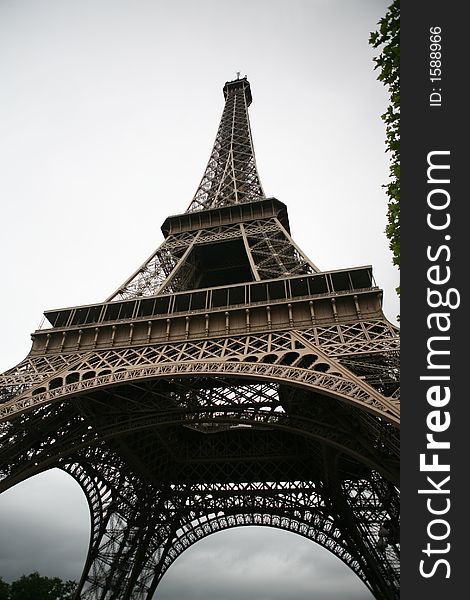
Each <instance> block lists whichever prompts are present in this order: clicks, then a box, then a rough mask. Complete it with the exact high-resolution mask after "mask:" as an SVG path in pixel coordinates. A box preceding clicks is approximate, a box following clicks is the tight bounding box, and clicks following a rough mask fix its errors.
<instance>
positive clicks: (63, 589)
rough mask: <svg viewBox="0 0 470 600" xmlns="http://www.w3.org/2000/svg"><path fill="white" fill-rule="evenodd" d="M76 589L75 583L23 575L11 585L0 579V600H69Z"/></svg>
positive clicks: (56, 578) (55, 578) (37, 575)
mask: <svg viewBox="0 0 470 600" xmlns="http://www.w3.org/2000/svg"><path fill="white" fill-rule="evenodd" d="M76 588H77V584H76V583H75V581H62V579H59V578H58V577H42V576H41V575H39V573H31V574H30V575H23V576H22V577H20V578H19V579H17V580H16V581H14V582H13V583H11V584H8V583H6V582H5V581H3V579H2V578H1V577H0V600H71V599H72V598H73V594H74V592H75V590H76Z"/></svg>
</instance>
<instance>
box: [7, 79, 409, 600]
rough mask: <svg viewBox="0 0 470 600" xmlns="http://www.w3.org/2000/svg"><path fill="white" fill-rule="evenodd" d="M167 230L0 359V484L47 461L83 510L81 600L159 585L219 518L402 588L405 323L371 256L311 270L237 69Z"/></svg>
mask: <svg viewBox="0 0 470 600" xmlns="http://www.w3.org/2000/svg"><path fill="white" fill-rule="evenodd" d="M224 95H225V108H224V112H223V115H222V119H221V124H220V127H219V130H218V133H217V137H216V141H215V144H214V148H213V150H212V153H211V156H210V159H209V163H208V166H207V168H206V171H205V173H204V176H203V178H202V181H201V183H200V185H199V187H198V189H197V191H196V194H195V196H194V198H193V200H192V202H191V204H190V206H189V208H188V210H187V211H186V212H185V213H184V214H181V215H176V216H172V217H169V218H168V219H167V220H166V221H165V222H164V224H163V226H162V231H163V234H164V236H165V240H164V242H163V243H162V244H161V246H160V247H159V248H158V249H157V250H156V252H155V253H154V254H153V255H152V256H151V257H150V258H149V259H148V260H147V261H146V262H145V263H144V264H143V265H142V266H141V267H140V268H139V269H138V270H137V271H136V272H135V273H134V274H133V275H132V276H131V277H129V279H127V280H126V281H125V282H124V283H123V284H122V285H121V286H120V287H119V288H118V289H117V290H116V291H115V292H114V293H113V294H112V295H111V296H110V297H109V298H108V299H107V300H106V301H105V302H102V303H98V304H93V305H87V306H77V307H71V308H65V309H60V310H54V311H47V312H46V313H45V315H46V317H47V319H48V321H49V325H50V326H49V327H48V328H45V329H40V330H38V331H35V332H34V333H33V335H32V338H33V345H32V349H31V351H30V353H29V355H28V356H27V357H26V358H25V359H24V360H23V361H22V362H21V363H20V364H19V365H17V366H16V367H14V368H12V369H10V370H9V371H7V372H6V373H4V374H3V375H2V376H0V386H1V387H0V435H1V438H0V457H1V463H0V492H1V491H3V490H5V489H8V488H10V487H11V486H14V485H16V484H17V483H19V482H21V481H23V480H25V479H27V478H29V477H31V476H33V475H35V474H37V473H40V472H42V471H45V470H47V469H50V468H52V467H59V468H61V469H63V470H65V471H66V472H68V473H69V474H70V475H71V476H73V477H74V478H75V479H76V481H77V482H78V483H79V484H80V486H81V487H82V489H83V491H84V493H85V494H86V497H87V499H88V503H89V507H90V513H91V523H92V526H91V537H90V547H89V552H88V557H87V560H86V564H85V567H84V571H83V575H82V578H81V581H80V584H79V592H78V594H77V598H82V599H90V600H91V599H93V600H118V599H119V600H125V599H130V598H132V599H139V600H140V599H142V600H144V599H146V600H150V599H151V598H152V596H153V594H154V592H155V590H156V588H157V585H158V583H159V581H160V580H161V578H162V576H163V574H164V573H165V572H166V570H167V569H168V567H169V566H170V565H171V564H172V562H173V561H174V560H175V559H176V558H177V557H178V556H179V555H180V554H181V553H182V552H183V551H184V550H185V549H186V548H188V547H189V546H190V545H192V544H194V543H195V542H197V541H198V540H200V539H202V538H203V537H205V536H207V535H210V534H212V533H214V532H217V531H220V530H223V529H226V528H229V527H237V526H243V525H267V526H270V527H278V528H281V529H285V530H288V531H292V532H295V533H298V534H300V535H303V536H305V537H307V538H309V539H311V540H313V541H315V542H317V543H318V544H320V545H322V546H324V547H325V548H327V549H328V550H329V551H331V552H332V553H333V554H335V555H336V556H338V557H339V558H340V559H341V560H342V561H343V562H344V563H346V564H347V565H349V567H350V568H351V569H352V570H353V571H354V572H355V573H356V574H357V575H358V576H359V577H360V578H361V579H362V580H363V581H364V583H365V584H366V586H367V587H368V588H369V589H370V590H371V591H372V593H373V594H374V595H375V596H376V597H377V598H381V599H382V598H383V599H387V600H388V599H390V600H391V599H396V598H398V597H399V535H398V520H399V495H398V489H397V486H398V479H399V474H398V464H399V428H398V427H399V417H400V411H399V397H398V396H399V387H398V386H399V384H398V352H399V339H398V332H397V330H396V328H395V327H394V326H393V325H391V324H390V323H389V322H388V321H387V320H386V319H385V317H384V315H383V312H382V306H381V297H382V292H381V290H380V289H379V288H377V286H376V285H375V283H374V280H373V277H372V269H371V267H369V266H366V267H358V268H353V269H346V270H337V271H331V272H322V271H320V270H319V269H318V268H317V267H316V266H315V265H314V264H313V263H312V262H311V261H310V260H309V259H308V258H307V257H306V256H305V255H304V254H303V252H302V251H301V250H300V249H299V248H298V247H297V246H296V245H295V243H294V242H293V240H292V238H291V236H290V228H289V222H288V217H287V210H286V207H285V205H284V204H282V202H280V201H278V200H276V199H275V198H266V197H265V195H264V193H263V190H262V187H261V184H260V181H259V176H258V173H257V170H256V163H255V158H254V151H253V142H252V137H251V131H250V125H249V120H248V112H247V109H248V106H249V105H250V103H251V90H250V85H249V83H248V81H247V80H246V78H244V79H237V80H235V81H231V82H228V83H226V84H225V86H224Z"/></svg>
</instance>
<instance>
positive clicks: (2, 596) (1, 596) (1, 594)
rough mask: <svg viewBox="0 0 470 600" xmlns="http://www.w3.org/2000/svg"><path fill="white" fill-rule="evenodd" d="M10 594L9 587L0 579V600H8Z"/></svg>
mask: <svg viewBox="0 0 470 600" xmlns="http://www.w3.org/2000/svg"><path fill="white" fill-rule="evenodd" d="M9 593H10V586H9V585H8V583H7V582H6V581H3V579H2V578H1V577H0V600H8V595H9Z"/></svg>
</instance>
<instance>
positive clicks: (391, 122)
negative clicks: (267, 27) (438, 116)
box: [369, 0, 400, 293]
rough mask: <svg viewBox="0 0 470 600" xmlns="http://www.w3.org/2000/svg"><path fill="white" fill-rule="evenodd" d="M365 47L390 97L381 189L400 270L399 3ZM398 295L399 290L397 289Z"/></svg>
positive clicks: (395, 1) (392, 4)
mask: <svg viewBox="0 0 470 600" xmlns="http://www.w3.org/2000/svg"><path fill="white" fill-rule="evenodd" d="M369 44H371V46H372V47H373V48H378V49H380V54H379V55H378V56H376V57H375V58H374V62H375V63H376V64H375V68H376V69H379V70H380V73H379V75H378V77H377V79H378V80H379V81H381V82H382V83H383V84H384V85H385V86H387V88H388V91H389V93H390V104H389V106H388V108H387V111H386V112H385V113H384V114H383V115H382V119H383V121H384V122H385V124H386V142H385V144H386V151H387V152H390V180H389V183H388V184H387V185H384V187H385V188H386V191H387V196H388V215H387V216H388V223H387V226H386V228H385V233H386V235H387V237H388V239H389V241H390V249H391V251H392V255H393V259H392V260H393V264H394V265H397V267H398V268H400V2H399V0H393V2H392V3H391V4H390V6H389V7H388V9H387V12H386V14H385V16H384V17H383V18H382V19H381V20H380V21H379V23H378V30H377V31H375V32H373V33H371V34H370V38H369ZM397 291H398V293H400V289H399V288H398V289H397Z"/></svg>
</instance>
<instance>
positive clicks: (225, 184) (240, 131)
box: [186, 77, 265, 212]
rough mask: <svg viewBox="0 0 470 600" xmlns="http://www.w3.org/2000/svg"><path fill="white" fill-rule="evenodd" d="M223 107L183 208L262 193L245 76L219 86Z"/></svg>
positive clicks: (203, 206) (210, 205) (242, 199)
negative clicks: (190, 196) (200, 172)
mask: <svg viewBox="0 0 470 600" xmlns="http://www.w3.org/2000/svg"><path fill="white" fill-rule="evenodd" d="M223 91H224V96H225V107H224V111H223V113H222V118H221V120H220V125H219V129H218V131H217V135H216V138H215V142H214V147H213V148H212V152H211V155H210V158H209V162H208V163H207V167H206V170H205V171H204V175H203V177H202V180H201V183H200V184H199V186H198V188H197V190H196V193H195V195H194V198H193V199H192V201H191V204H190V205H189V207H188V209H187V211H186V212H193V211H197V210H207V209H211V208H220V207H222V206H231V205H233V204H241V203H244V202H252V201H254V200H260V199H262V198H264V197H265V195H264V192H263V188H262V187H261V182H260V178H259V175H258V171H257V169H256V161H255V151H254V148H253V140H252V137H251V129H250V120H249V117H248V107H249V106H250V104H251V100H252V97H251V88H250V84H249V82H248V80H247V78H246V77H243V78H241V79H240V78H237V79H235V80H233V81H228V82H227V83H226V84H225V85H224V88H223Z"/></svg>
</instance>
